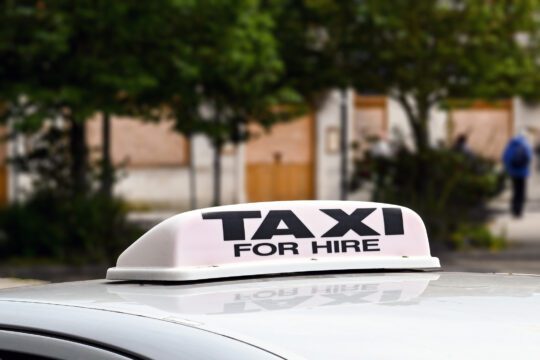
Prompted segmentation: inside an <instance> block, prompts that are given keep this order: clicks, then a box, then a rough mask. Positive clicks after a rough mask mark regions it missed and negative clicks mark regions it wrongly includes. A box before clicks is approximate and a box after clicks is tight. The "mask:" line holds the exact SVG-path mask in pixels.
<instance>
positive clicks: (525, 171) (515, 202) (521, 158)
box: [503, 135, 533, 217]
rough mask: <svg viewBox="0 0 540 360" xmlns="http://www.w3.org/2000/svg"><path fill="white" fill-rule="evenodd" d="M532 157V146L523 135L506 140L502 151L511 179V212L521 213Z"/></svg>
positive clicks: (519, 214) (515, 214)
mask: <svg viewBox="0 0 540 360" xmlns="http://www.w3.org/2000/svg"><path fill="white" fill-rule="evenodd" d="M532 157H533V152H532V148H531V146H530V145H529V143H528V142H527V139H526V138H525V136H523V135H518V136H516V137H514V138H512V139H510V141H509V142H508V144H507V145H506V148H505V149H504V153H503V163H504V168H505V170H506V172H507V173H508V175H509V176H510V178H511V179H512V201H511V208H512V214H513V215H514V216H515V217H521V216H522V215H523V208H524V206H525V200H526V189H527V177H529V175H530V165H531V160H532Z"/></svg>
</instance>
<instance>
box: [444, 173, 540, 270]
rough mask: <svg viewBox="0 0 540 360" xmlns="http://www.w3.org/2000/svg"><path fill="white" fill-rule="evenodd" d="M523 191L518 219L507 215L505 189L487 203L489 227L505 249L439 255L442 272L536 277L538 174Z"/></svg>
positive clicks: (539, 252)
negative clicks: (503, 241) (524, 199)
mask: <svg viewBox="0 0 540 360" xmlns="http://www.w3.org/2000/svg"><path fill="white" fill-rule="evenodd" d="M527 191H528V195H527V203H526V206H525V213H524V215H523V217H521V218H517V219H516V218H513V217H512V216H511V215H510V212H509V207H510V197H511V193H510V191H509V190H507V191H505V192H504V193H503V194H502V195H501V196H500V197H498V198H497V199H495V200H494V201H493V202H492V203H491V204H490V211H491V213H492V214H493V218H492V220H491V222H490V223H489V228H490V229H491V231H492V232H493V233H494V234H497V235H502V236H504V237H505V238H506V239H507V244H508V246H507V248H506V249H503V250H500V251H496V252H494V251H489V250H473V251H468V252H454V253H448V254H443V255H441V256H440V257H441V262H442V264H443V267H444V269H445V270H447V271H474V272H510V273H526V274H540V174H537V176H536V178H532V179H530V180H529V183H528V189H527Z"/></svg>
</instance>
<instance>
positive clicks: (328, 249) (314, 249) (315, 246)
mask: <svg viewBox="0 0 540 360" xmlns="http://www.w3.org/2000/svg"><path fill="white" fill-rule="evenodd" d="M311 249H312V252H313V253H314V254H318V253H319V249H326V252H327V253H328V254H331V253H332V242H331V241H327V242H326V243H325V244H324V245H319V244H317V242H316V241H313V242H312V243H311Z"/></svg>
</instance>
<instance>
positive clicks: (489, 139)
mask: <svg viewBox="0 0 540 360" xmlns="http://www.w3.org/2000/svg"><path fill="white" fill-rule="evenodd" d="M512 121H513V120H512V107H511V105H510V104H506V103H504V104H500V105H496V104H494V105H490V104H485V105H476V106H473V107H471V108H467V109H456V110H452V111H451V113H450V141H451V142H452V143H453V141H454V140H455V138H456V137H457V136H459V135H460V134H466V135H467V136H468V139H467V140H468V141H467V143H468V145H469V147H470V148H471V150H473V152H475V153H477V154H480V155H482V156H484V157H486V158H488V159H492V160H496V161H497V160H500V158H501V154H502V152H503V150H504V147H505V146H506V143H507V142H508V140H509V139H510V137H511V136H512V130H513V124H512Z"/></svg>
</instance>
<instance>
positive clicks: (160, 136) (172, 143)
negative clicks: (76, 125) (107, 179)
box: [87, 117, 189, 167]
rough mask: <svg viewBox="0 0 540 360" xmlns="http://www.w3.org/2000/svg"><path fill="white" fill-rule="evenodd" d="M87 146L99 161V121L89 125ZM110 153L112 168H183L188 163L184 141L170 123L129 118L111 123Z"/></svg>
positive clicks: (92, 121)
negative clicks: (118, 166)
mask: <svg viewBox="0 0 540 360" xmlns="http://www.w3.org/2000/svg"><path fill="white" fill-rule="evenodd" d="M87 131H88V134H87V136H88V145H89V147H90V148H91V149H94V150H95V152H96V154H95V156H96V157H99V148H101V131H102V121H101V118H100V117H95V118H93V119H92V120H91V121H89V122H88V125H87ZM111 153H112V158H113V161H114V163H115V164H117V165H118V164H125V165H126V166H128V167H156V166H182V165H187V163H188V161H189V147H188V142H187V141H186V139H185V138H184V137H183V136H181V135H178V134H176V133H174V132H173V130H172V123H170V122H165V121H162V122H159V123H145V122H142V121H137V120H135V119H132V118H125V117H114V118H113V119H112V121H111Z"/></svg>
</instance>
